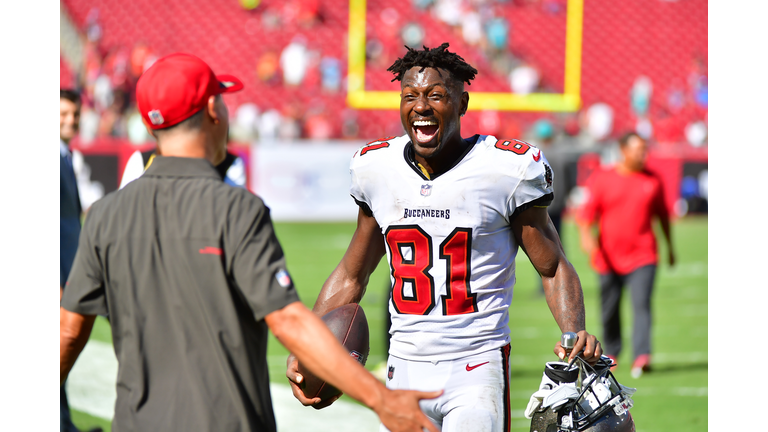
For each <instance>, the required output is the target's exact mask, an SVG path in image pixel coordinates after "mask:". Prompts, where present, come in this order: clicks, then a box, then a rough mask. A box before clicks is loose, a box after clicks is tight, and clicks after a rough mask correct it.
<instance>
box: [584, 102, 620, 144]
mask: <svg viewBox="0 0 768 432" xmlns="http://www.w3.org/2000/svg"><path fill="white" fill-rule="evenodd" d="M586 120H587V133H588V134H589V136H590V138H592V139H593V140H595V141H598V142H599V141H603V140H605V139H606V138H608V137H609V136H610V134H611V132H612V131H613V108H611V106H610V105H608V104H606V103H603V102H598V103H595V104H592V106H590V107H589V108H588V109H587V112H586Z"/></svg>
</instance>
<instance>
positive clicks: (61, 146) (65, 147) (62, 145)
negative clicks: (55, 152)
mask: <svg viewBox="0 0 768 432" xmlns="http://www.w3.org/2000/svg"><path fill="white" fill-rule="evenodd" d="M59 151H60V152H61V155H62V156H69V155H71V153H70V152H69V146H68V145H67V144H65V143H64V140H63V139H61V138H59Z"/></svg>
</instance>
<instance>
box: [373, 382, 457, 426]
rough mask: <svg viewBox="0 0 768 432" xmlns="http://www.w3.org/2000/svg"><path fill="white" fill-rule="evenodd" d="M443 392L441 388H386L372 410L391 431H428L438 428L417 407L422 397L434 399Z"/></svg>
mask: <svg viewBox="0 0 768 432" xmlns="http://www.w3.org/2000/svg"><path fill="white" fill-rule="evenodd" d="M442 394H443V391H442V390H438V391H433V392H421V391H413V390H386V392H385V395H384V397H383V398H382V400H381V403H380V404H379V406H376V407H373V410H374V411H375V412H376V414H377V415H378V416H379V420H381V423H382V424H383V425H384V426H385V427H386V428H387V429H389V430H390V431H391V432H423V431H424V429H427V430H428V431H430V432H440V430H439V429H438V428H437V426H435V424H434V423H432V422H431V421H430V420H429V417H427V416H426V415H425V414H424V413H423V412H422V411H421V408H419V401H420V400H422V399H434V398H436V397H439V396H440V395H442Z"/></svg>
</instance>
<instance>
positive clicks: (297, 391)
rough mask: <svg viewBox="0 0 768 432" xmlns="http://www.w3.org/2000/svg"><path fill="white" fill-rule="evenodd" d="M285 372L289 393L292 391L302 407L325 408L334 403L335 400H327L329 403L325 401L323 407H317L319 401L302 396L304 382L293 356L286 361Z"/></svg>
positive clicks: (297, 361)
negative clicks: (289, 384) (289, 386)
mask: <svg viewBox="0 0 768 432" xmlns="http://www.w3.org/2000/svg"><path fill="white" fill-rule="evenodd" d="M286 366H287V370H286V371H285V376H286V377H287V378H288V382H289V383H291V391H293V397H295V398H296V399H298V400H299V402H301V404H302V405H304V406H310V405H311V406H314V407H316V408H317V409H320V408H325V407H327V406H328V405H330V404H332V403H333V402H335V401H336V399H338V398H335V399H329V401H330V402H329V401H326V402H325V403H324V404H323V406H318V404H319V403H320V401H321V399H320V398H318V397H316V398H311V399H310V398H308V397H306V396H305V395H304V391H303V390H301V383H302V382H303V381H304V376H302V375H301V374H300V373H299V360H298V359H297V358H296V356H294V355H293V354H291V355H289V356H288V361H287V364H286Z"/></svg>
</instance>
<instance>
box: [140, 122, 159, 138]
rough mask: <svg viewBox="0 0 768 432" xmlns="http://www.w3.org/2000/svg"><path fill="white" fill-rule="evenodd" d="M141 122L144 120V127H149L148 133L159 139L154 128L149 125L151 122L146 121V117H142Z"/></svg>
mask: <svg viewBox="0 0 768 432" xmlns="http://www.w3.org/2000/svg"><path fill="white" fill-rule="evenodd" d="M141 122H142V123H144V127H145V128H147V133H149V135H150V136H151V137H152V138H154V139H155V140H157V137H156V136H155V130H154V129H152V128H151V127H149V124H148V123H147V121H146V120H144V117H142V118H141Z"/></svg>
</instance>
